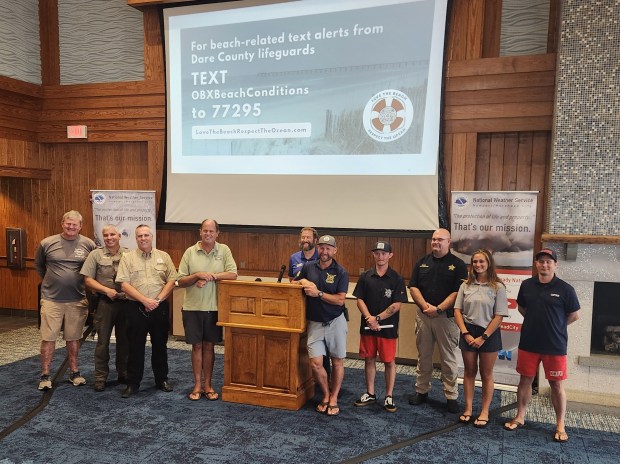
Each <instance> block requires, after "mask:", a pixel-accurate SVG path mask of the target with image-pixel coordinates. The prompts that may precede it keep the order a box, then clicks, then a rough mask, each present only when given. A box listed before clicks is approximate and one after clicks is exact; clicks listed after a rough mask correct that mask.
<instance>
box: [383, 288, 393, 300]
mask: <svg viewBox="0 0 620 464" xmlns="http://www.w3.org/2000/svg"><path fill="white" fill-rule="evenodd" d="M384 296H385V297H386V298H392V289H391V288H386V289H385V295H384Z"/></svg>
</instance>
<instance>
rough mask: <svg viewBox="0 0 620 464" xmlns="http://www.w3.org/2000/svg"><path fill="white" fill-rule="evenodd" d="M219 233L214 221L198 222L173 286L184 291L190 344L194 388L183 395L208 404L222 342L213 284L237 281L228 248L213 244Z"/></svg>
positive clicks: (215, 292) (211, 399)
mask: <svg viewBox="0 0 620 464" xmlns="http://www.w3.org/2000/svg"><path fill="white" fill-rule="evenodd" d="M219 233H220V226H219V225H218V223H217V221H215V220H213V219H205V220H204V221H202V224H201V225H200V241H199V242H198V243H196V244H195V245H192V246H191V247H189V248H188V249H187V250H185V253H184V254H183V257H182V258H181V263H180V264H179V280H178V281H177V285H178V286H179V287H182V288H185V289H186V290H185V300H184V301H183V313H182V314H183V327H184V329H185V340H186V341H187V343H188V344H191V345H192V371H193V373H194V388H193V390H192V391H191V392H190V393H189V394H188V395H187V397H188V398H189V399H190V400H191V401H197V400H199V399H200V398H202V396H203V395H204V396H205V397H206V398H207V399H208V400H210V401H215V400H217V399H218V397H219V395H218V394H217V392H216V391H215V390H214V389H213V386H212V385H211V377H212V374H213V365H214V364H215V343H219V342H221V341H222V328H221V327H219V326H218V325H217V281H218V280H222V279H226V280H234V279H236V278H237V264H236V263H235V260H234V258H233V256H232V253H231V251H230V248H228V246H226V245H224V244H222V243H218V242H217V241H216V240H217V237H218V235H219ZM203 383H204V387H203Z"/></svg>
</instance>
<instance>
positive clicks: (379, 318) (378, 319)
mask: <svg viewBox="0 0 620 464" xmlns="http://www.w3.org/2000/svg"><path fill="white" fill-rule="evenodd" d="M375 319H377V322H381V316H379V315H378V314H377V315H376V316H375Z"/></svg>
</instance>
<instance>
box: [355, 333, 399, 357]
mask: <svg viewBox="0 0 620 464" xmlns="http://www.w3.org/2000/svg"><path fill="white" fill-rule="evenodd" d="M377 352H378V353H379V359H380V360H381V362H384V363H391V362H392V361H394V359H396V339H395V338H381V337H375V336H373V335H360V356H361V357H362V358H374V357H376V356H377Z"/></svg>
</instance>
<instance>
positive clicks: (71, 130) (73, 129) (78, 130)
mask: <svg viewBox="0 0 620 464" xmlns="http://www.w3.org/2000/svg"><path fill="white" fill-rule="evenodd" d="M67 138H68V139H85V138H87V135H86V126H67Z"/></svg>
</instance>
